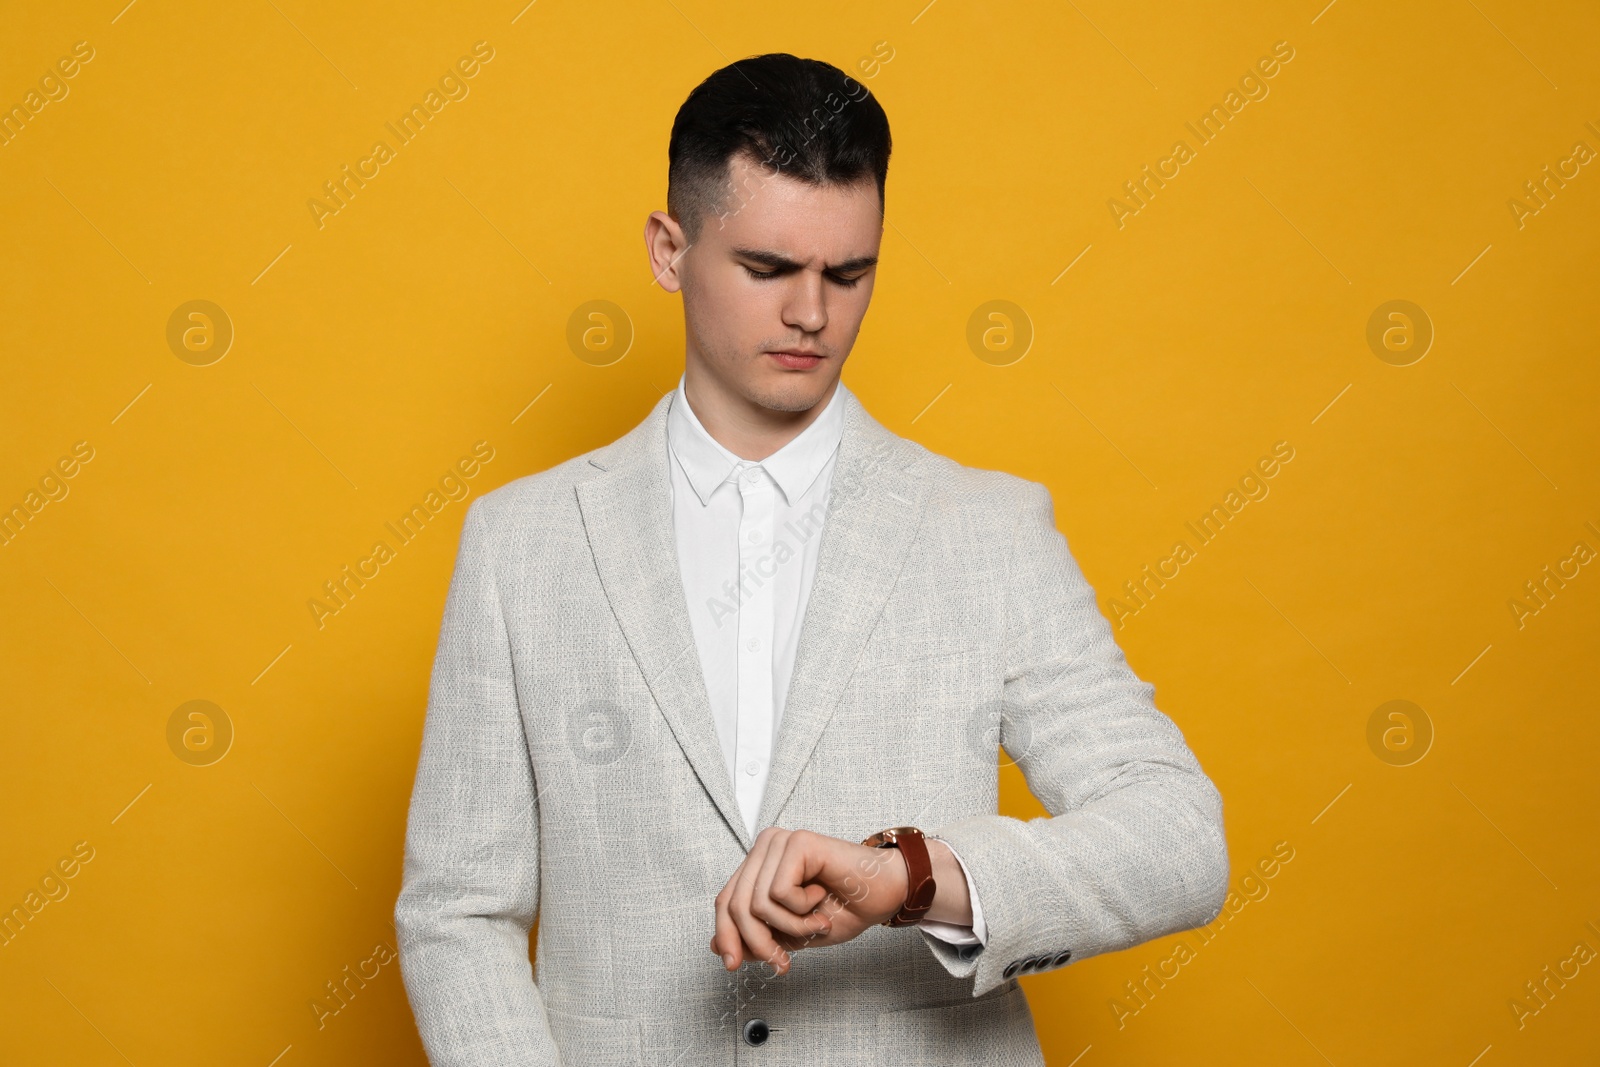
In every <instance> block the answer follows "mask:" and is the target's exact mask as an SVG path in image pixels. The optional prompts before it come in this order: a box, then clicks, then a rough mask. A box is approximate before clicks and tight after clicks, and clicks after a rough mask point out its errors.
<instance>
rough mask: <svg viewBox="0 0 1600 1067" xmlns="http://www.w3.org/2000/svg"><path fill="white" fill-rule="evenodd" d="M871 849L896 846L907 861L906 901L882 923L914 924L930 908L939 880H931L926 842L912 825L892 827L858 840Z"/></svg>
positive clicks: (931, 869) (930, 867)
mask: <svg viewBox="0 0 1600 1067" xmlns="http://www.w3.org/2000/svg"><path fill="white" fill-rule="evenodd" d="M861 843H862V844H863V845H867V846H868V847H870V848H898V849H899V850H900V855H901V857H902V858H904V860H905V863H906V902H905V904H904V905H902V906H901V908H900V910H899V911H897V912H895V913H894V914H893V915H891V916H890V917H889V918H888V919H887V920H885V921H884V923H883V925H884V926H913V925H915V924H917V923H919V922H921V921H922V919H923V918H924V917H925V916H926V915H927V914H928V910H929V909H930V908H932V907H933V898H934V895H935V894H936V893H937V892H938V889H939V887H938V883H936V882H935V881H934V880H933V860H932V858H930V857H929V855H928V843H927V841H926V840H924V838H923V836H922V831H921V830H919V829H917V828H916V827H915V826H891V827H890V828H889V829H887V830H879V831H878V832H877V833H875V834H873V835H872V836H871V837H869V838H867V839H866V840H865V841H863V842H861Z"/></svg>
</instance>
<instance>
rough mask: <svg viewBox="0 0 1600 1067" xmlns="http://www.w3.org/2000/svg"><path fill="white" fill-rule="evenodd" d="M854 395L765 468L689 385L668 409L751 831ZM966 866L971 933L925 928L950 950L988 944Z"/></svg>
mask: <svg viewBox="0 0 1600 1067" xmlns="http://www.w3.org/2000/svg"><path fill="white" fill-rule="evenodd" d="M848 395H850V394H849V391H848V390H847V389H845V385H844V382H843V381H840V382H839V383H838V385H837V386H836V388H835V392H834V395H833V396H832V397H830V398H829V399H828V400H827V401H825V406H824V407H823V409H822V412H821V413H820V414H819V415H818V416H817V417H816V418H815V419H813V420H812V421H811V424H810V425H808V426H807V427H806V428H805V429H804V430H802V431H801V432H800V433H799V434H798V435H796V436H795V438H794V439H793V440H791V441H790V442H789V443H788V444H786V445H784V446H783V447H782V448H780V449H778V451H776V452H774V453H773V454H772V455H770V456H768V457H767V458H766V459H764V460H761V461H760V462H752V461H750V460H745V459H740V458H739V457H738V456H736V455H734V454H733V453H732V452H730V451H728V450H727V449H726V448H724V447H723V446H722V445H721V444H719V443H718V442H717V440H716V439H715V438H713V437H712V436H711V435H710V434H709V433H707V432H706V429H705V427H704V426H702V425H701V424H700V420H699V419H698V418H697V417H696V416H695V413H694V411H693V410H692V409H691V408H690V407H689V404H688V402H687V401H686V400H685V398H684V393H683V378H682V377H680V378H679V379H678V388H677V391H676V392H675V393H673V395H672V403H671V407H670V408H669V410H668V412H667V444H668V460H667V464H668V466H669V468H670V470H671V479H672V521H673V527H674V533H675V536H676V541H677V547H678V562H679V565H680V568H681V570H682V576H683V591H684V596H685V598H686V599H687V602H688V607H689V618H690V620H691V624H692V626H693V630H694V640H695V646H696V648H697V650H698V652H699V655H700V666H701V669H702V671H703V673H704V675H705V683H706V692H707V694H708V696H709V697H710V700H711V714H712V717H713V718H714V719H715V721H716V728H717V739H718V740H719V741H720V742H721V744H722V752H723V756H724V757H725V758H726V760H727V768H728V776H729V778H730V779H731V780H732V782H733V791H734V796H735V797H736V798H737V799H738V802H739V810H740V812H741V813H742V814H743V815H744V819H745V826H746V828H747V829H749V831H750V832H751V834H754V833H755V821H756V816H757V813H758V810H759V808H760V806H761V795H762V793H763V791H764V790H765V788H766V784H767V773H768V771H769V770H770V769H771V764H772V753H773V750H774V742H775V741H776V739H777V735H778V724H779V722H780V721H781V720H782V719H783V706H784V701H785V698H786V697H787V696H788V692H789V679H790V677H791V676H792V674H793V673H794V656H795V649H796V647H797V646H798V644H799V640H800V623H801V620H803V619H804V618H805V612H806V602H807V599H808V597H809V595H810V592H811V580H812V577H813V575H815V574H816V569H817V552H818V548H819V546H820V545H821V542H822V537H821V533H822V524H823V520H824V519H825V518H826V516H827V508H828V487H829V486H830V485H831V484H832V481H833V467H834V456H835V455H836V454H837V453H838V450H839V440H840V438H841V436H842V435H843V433H844V397H846V396H848ZM946 847H948V844H947V845H946ZM951 853H952V854H955V850H954V849H951ZM956 862H957V863H958V864H960V866H961V872H962V874H963V875H965V876H966V880H967V893H968V895H969V897H970V898H971V901H972V925H971V926H970V927H968V926H960V925H957V924H955V923H946V922H936V921H933V920H929V919H924V920H923V921H922V922H921V924H920V925H921V926H922V927H923V928H924V929H926V930H927V931H928V932H929V933H930V934H933V935H934V936H936V937H938V938H939V939H940V940H943V941H949V942H951V943H954V944H961V945H973V944H975V945H980V946H981V945H985V944H987V943H988V936H989V935H988V930H987V928H986V927H985V926H984V922H983V912H982V911H981V910H980V909H979V907H978V894H977V890H976V889H975V888H974V887H973V885H972V876H971V875H970V874H968V873H967V867H966V864H965V863H964V862H962V860H961V857H960V856H959V855H956Z"/></svg>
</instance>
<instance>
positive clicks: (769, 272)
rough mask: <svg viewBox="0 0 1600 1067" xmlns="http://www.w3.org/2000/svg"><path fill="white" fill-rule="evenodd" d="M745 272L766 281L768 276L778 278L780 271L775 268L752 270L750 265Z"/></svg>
mask: <svg viewBox="0 0 1600 1067" xmlns="http://www.w3.org/2000/svg"><path fill="white" fill-rule="evenodd" d="M740 266H744V264H742V263H741V264H740ZM744 272H745V273H746V274H748V275H750V277H752V278H755V279H757V280H758V281H766V280H767V279H768V278H776V277H777V276H778V272H777V271H775V270H751V269H750V268H749V267H745V268H744Z"/></svg>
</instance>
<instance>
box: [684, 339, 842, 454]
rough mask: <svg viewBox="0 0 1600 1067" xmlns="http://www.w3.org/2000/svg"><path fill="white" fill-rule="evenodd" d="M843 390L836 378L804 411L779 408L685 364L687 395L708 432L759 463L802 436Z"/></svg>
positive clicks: (732, 450)
mask: <svg viewBox="0 0 1600 1067" xmlns="http://www.w3.org/2000/svg"><path fill="white" fill-rule="evenodd" d="M838 391H839V380H838V379H837V378H835V379H834V380H833V382H832V384H830V385H829V386H828V391H827V392H826V393H824V394H823V395H822V399H820V400H818V401H817V402H816V403H815V404H813V405H811V407H809V408H806V409H805V410H803V411H779V410H776V409H774V408H769V407H764V406H762V405H760V404H757V403H753V402H752V401H750V400H748V399H746V398H745V397H742V396H740V395H738V394H737V393H734V392H732V391H731V390H729V389H727V388H726V387H725V386H723V385H722V383H720V382H718V381H717V380H716V379H715V378H714V377H712V376H711V375H709V374H701V373H699V370H698V368H696V367H695V366H694V364H693V363H690V364H688V365H686V366H685V367H684V374H683V395H684V399H686V400H688V402H689V409H690V410H691V411H693V412H694V417H695V418H697V419H699V420H700V425H701V426H704V427H705V429H706V433H708V434H710V435H711V438H712V440H714V441H716V442H717V443H718V444H719V445H721V446H722V447H723V448H726V449H727V450H728V451H729V452H732V453H733V454H734V455H736V456H738V457H739V458H740V459H744V460H749V461H750V462H752V463H759V462H760V461H761V460H764V459H766V458H767V457H768V456H770V455H772V454H773V453H774V452H776V451H778V449H780V448H782V447H783V446H784V445H786V444H788V443H789V442H790V441H793V440H794V439H795V438H796V437H798V436H800V433H801V431H803V430H804V429H805V428H806V427H807V426H810V425H811V424H812V423H813V422H815V421H816V418H817V416H818V415H820V414H822V409H823V408H825V407H827V406H828V404H829V403H830V402H832V400H833V396H834V394H835V393H837V392H838Z"/></svg>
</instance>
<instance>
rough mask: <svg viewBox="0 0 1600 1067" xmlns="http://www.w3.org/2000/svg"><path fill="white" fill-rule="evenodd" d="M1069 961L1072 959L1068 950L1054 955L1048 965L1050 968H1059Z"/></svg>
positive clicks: (1070, 951)
mask: <svg viewBox="0 0 1600 1067" xmlns="http://www.w3.org/2000/svg"><path fill="white" fill-rule="evenodd" d="M1070 959H1072V950H1071V949H1070V948H1069V949H1067V950H1066V951H1064V952H1058V953H1056V958H1055V959H1053V960H1051V961H1050V965H1051V966H1052V967H1060V966H1062V965H1064V964H1065V963H1066V962H1067V961H1068V960H1070Z"/></svg>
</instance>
